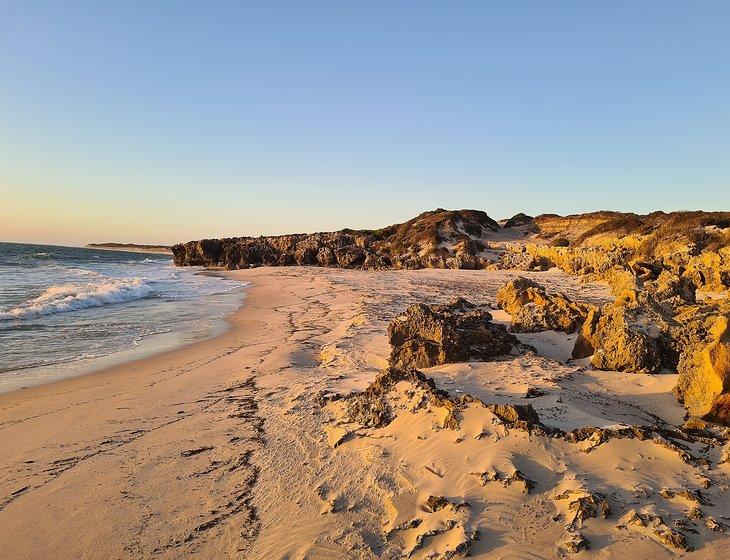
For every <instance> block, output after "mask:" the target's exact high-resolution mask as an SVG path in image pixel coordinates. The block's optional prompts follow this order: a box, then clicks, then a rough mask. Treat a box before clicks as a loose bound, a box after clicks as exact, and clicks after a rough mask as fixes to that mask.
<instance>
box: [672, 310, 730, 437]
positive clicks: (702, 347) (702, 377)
mask: <svg viewBox="0 0 730 560" xmlns="http://www.w3.org/2000/svg"><path fill="white" fill-rule="evenodd" d="M729 324H730V314H725V315H719V316H716V317H714V318H710V319H709V320H707V321H706V322H705V324H704V325H703V326H702V328H701V329H695V330H694V332H693V334H692V335H691V337H692V340H691V342H690V343H689V344H687V347H686V349H685V350H684V352H683V353H682V354H681V357H680V359H679V366H678V372H679V379H678V380H677V385H676V387H675V388H674V394H675V395H676V396H677V398H678V399H679V401H680V402H682V404H683V405H684V407H685V408H686V409H687V412H688V413H689V414H690V415H691V416H697V417H700V418H704V419H707V420H712V421H715V422H719V423H722V424H725V425H730V327H729Z"/></svg>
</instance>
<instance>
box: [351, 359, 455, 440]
mask: <svg viewBox="0 0 730 560" xmlns="http://www.w3.org/2000/svg"><path fill="white" fill-rule="evenodd" d="M402 382H403V383H406V384H408V385H409V390H410V392H411V394H415V393H419V394H420V397H421V398H420V399H417V403H418V405H417V407H416V409H419V408H424V409H426V408H430V409H434V408H436V409H439V410H440V411H441V412H442V413H443V414H442V417H443V424H442V427H444V428H450V429H455V428H456V427H458V422H457V420H456V416H455V413H456V410H457V408H458V401H457V400H455V399H453V398H452V397H450V396H449V394H448V393H447V392H446V391H442V390H441V389H437V388H436V385H435V384H434V382H433V379H430V378H428V377H426V376H425V375H423V374H422V373H421V372H420V371H416V370H402V369H396V368H390V369H387V370H385V371H384V372H382V373H380V374H379V375H378V376H377V377H376V378H375V380H374V381H373V382H372V383H371V384H370V385H369V386H368V387H367V389H365V390H364V391H361V392H359V393H354V394H352V395H350V396H348V397H345V398H344V399H343V401H344V404H345V411H346V417H347V420H348V421H349V422H354V423H357V424H359V425H361V426H363V427H366V428H382V427H383V426H387V425H388V424H390V423H391V422H392V421H393V419H394V418H395V416H396V412H395V410H394V405H393V402H392V399H391V398H390V396H391V393H393V392H394V391H395V390H396V386H397V385H398V384H399V383H402Z"/></svg>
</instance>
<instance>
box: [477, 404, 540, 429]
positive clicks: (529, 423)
mask: <svg viewBox="0 0 730 560" xmlns="http://www.w3.org/2000/svg"><path fill="white" fill-rule="evenodd" d="M482 404H484V403H482ZM484 406H485V407H486V408H487V410H489V411H490V412H491V413H492V414H494V415H495V416H496V417H497V418H499V419H500V420H501V421H502V422H504V423H505V424H507V425H508V426H511V427H516V428H518V429H522V430H525V431H528V432H529V431H531V430H532V429H534V428H545V426H543V424H542V423H541V422H540V417H539V416H538V415H537V412H535V409H534V408H532V405H531V404H484Z"/></svg>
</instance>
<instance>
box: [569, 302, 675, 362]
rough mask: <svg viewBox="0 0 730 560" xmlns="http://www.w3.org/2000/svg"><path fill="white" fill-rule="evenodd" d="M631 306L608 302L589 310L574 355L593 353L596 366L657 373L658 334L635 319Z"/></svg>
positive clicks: (583, 355) (658, 354)
mask: <svg viewBox="0 0 730 560" xmlns="http://www.w3.org/2000/svg"><path fill="white" fill-rule="evenodd" d="M632 315H633V313H632V311H631V310H630V309H628V308H626V307H624V306H612V305H607V306H605V307H604V308H603V309H601V310H591V311H590V312H589V314H588V316H587V317H586V320H585V322H584V323H583V326H582V327H581V331H580V334H579V335H578V338H577V339H576V341H575V346H574V347H573V353H572V357H573V358H585V357H588V356H590V355H591V354H592V355H593V356H592V358H591V364H592V365H593V366H594V367H596V368H598V369H605V370H612V371H627V372H645V373H656V372H658V371H659V370H660V369H661V367H662V358H661V352H660V344H659V340H658V336H653V335H652V334H651V332H650V330H649V329H648V328H647V327H646V326H644V325H641V324H639V323H638V322H636V321H635V320H634V319H635V317H634V316H632Z"/></svg>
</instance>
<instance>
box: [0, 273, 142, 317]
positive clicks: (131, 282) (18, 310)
mask: <svg viewBox="0 0 730 560" xmlns="http://www.w3.org/2000/svg"><path fill="white" fill-rule="evenodd" d="M150 295H152V286H151V284H150V283H149V282H145V281H144V280H142V279H141V278H113V279H112V278H105V279H104V282H102V283H87V284H60V285H54V286H50V287H49V288H48V289H47V290H46V291H45V292H43V293H42V294H41V295H39V296H38V297H37V298H35V299H32V300H30V301H28V302H26V303H24V304H22V305H19V306H18V307H15V308H13V309H11V310H9V311H0V321H2V320H5V321H7V320H11V319H26V318H28V317H39V316H42V315H52V314H54V313H66V312H68V311H75V310H77V309H85V308H87V307H101V306H103V305H111V304H115V303H126V302H128V301H134V300H138V299H144V298H146V297H149V296H150Z"/></svg>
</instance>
